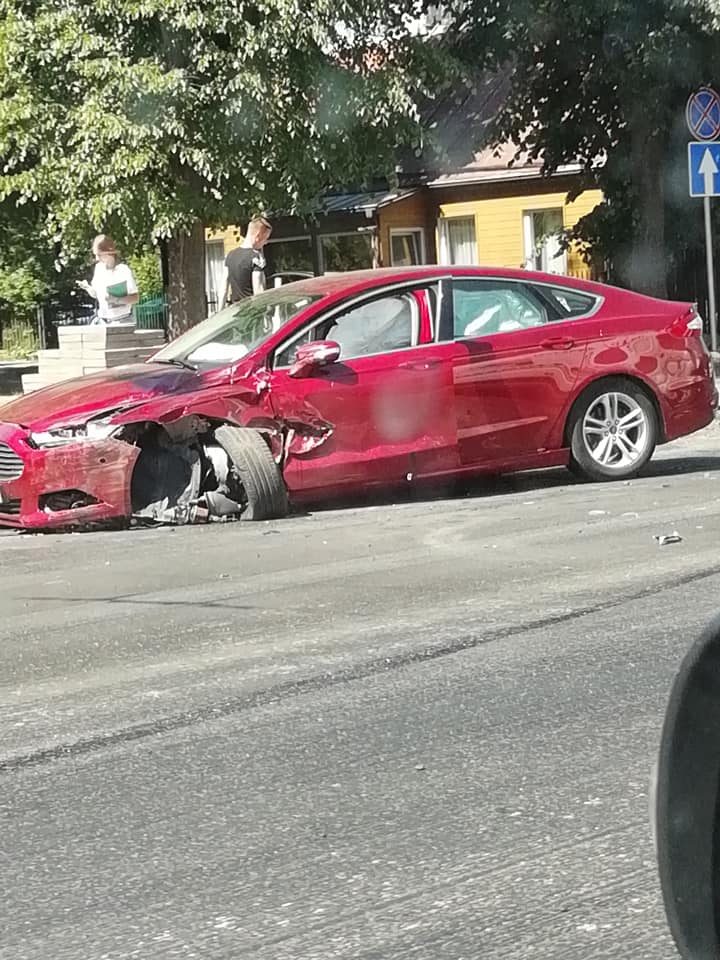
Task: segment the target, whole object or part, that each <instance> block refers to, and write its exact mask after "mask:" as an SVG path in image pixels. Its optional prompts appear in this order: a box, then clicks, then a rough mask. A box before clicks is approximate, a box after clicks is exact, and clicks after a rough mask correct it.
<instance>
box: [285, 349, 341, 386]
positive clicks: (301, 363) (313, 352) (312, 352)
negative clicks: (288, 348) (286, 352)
mask: <svg viewBox="0 0 720 960" xmlns="http://www.w3.org/2000/svg"><path fill="white" fill-rule="evenodd" d="M339 359H340V344H339V343H335V341H334V340H313V341H312V342H311V343H305V344H303V345H302V346H301V347H298V349H297V353H296V354H295V362H294V363H293V365H292V366H291V367H290V370H289V374H290V376H291V377H309V376H311V375H312V374H313V373H314V372H315V371H316V370H318V369H319V368H320V367H326V366H327V365H328V364H329V363H336V362H337V361H338V360H339Z"/></svg>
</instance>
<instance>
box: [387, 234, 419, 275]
mask: <svg viewBox="0 0 720 960" xmlns="http://www.w3.org/2000/svg"><path fill="white" fill-rule="evenodd" d="M420 263H425V238H424V236H423V231H422V228H420V227H413V228H412V229H411V230H391V231H390V265H391V266H392V267H415V266H417V265H418V264H420Z"/></svg>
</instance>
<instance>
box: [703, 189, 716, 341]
mask: <svg viewBox="0 0 720 960" xmlns="http://www.w3.org/2000/svg"><path fill="white" fill-rule="evenodd" d="M703 207H704V208H705V252H706V254H707V280H708V309H709V311H710V349H711V350H712V352H713V353H717V348H718V343H717V312H716V310H715V266H714V263H713V242H712V224H711V222H710V197H703Z"/></svg>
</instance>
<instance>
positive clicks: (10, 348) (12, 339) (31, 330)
mask: <svg viewBox="0 0 720 960" xmlns="http://www.w3.org/2000/svg"><path fill="white" fill-rule="evenodd" d="M37 349H38V335H37V330H36V329H35V327H34V326H33V325H31V324H29V323H10V324H8V325H7V326H4V327H3V329H2V343H1V344H0V360H27V359H28V358H29V357H31V356H32V355H33V354H34V353H35V352H36V351H37Z"/></svg>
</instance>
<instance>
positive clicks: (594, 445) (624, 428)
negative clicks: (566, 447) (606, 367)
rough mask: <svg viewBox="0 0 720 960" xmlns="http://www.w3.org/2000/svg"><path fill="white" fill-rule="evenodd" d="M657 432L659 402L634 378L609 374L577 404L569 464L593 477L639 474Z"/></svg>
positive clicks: (649, 453) (622, 476)
mask: <svg viewBox="0 0 720 960" xmlns="http://www.w3.org/2000/svg"><path fill="white" fill-rule="evenodd" d="M657 437H658V419H657V414H656V412H655V407H654V406H653V404H652V401H651V400H650V398H649V397H648V396H647V394H646V393H645V391H644V390H642V389H641V388H640V387H638V386H636V385H635V384H634V383H632V382H631V381H629V380H621V379H618V380H606V381H604V382H603V383H599V384H597V385H596V386H595V387H591V388H590V389H589V390H587V391H586V392H585V393H584V394H583V396H582V397H581V398H580V400H579V402H578V403H577V404H576V408H575V413H574V416H573V421H572V430H571V442H570V451H571V461H570V469H571V470H573V472H574V473H578V474H579V475H580V476H582V477H585V478H586V479H588V480H624V479H626V478H627V477H632V476H635V474H636V473H638V471H639V470H640V469H641V468H642V467H643V466H644V465H645V464H646V463H647V462H648V460H649V459H650V457H651V456H652V455H653V452H654V450H655V445H656V443H657Z"/></svg>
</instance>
